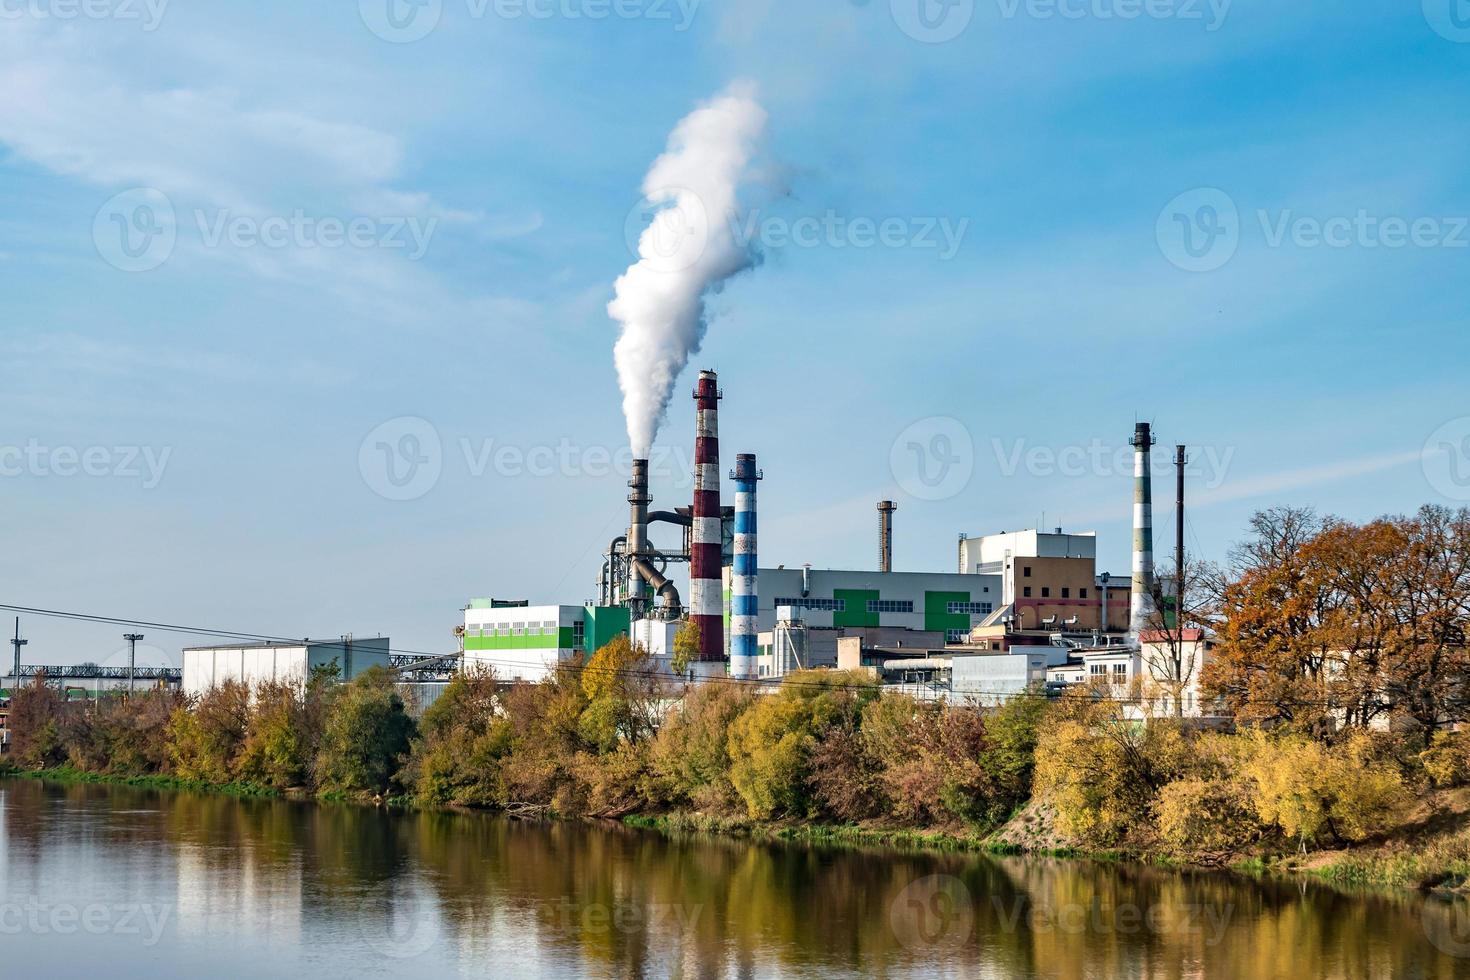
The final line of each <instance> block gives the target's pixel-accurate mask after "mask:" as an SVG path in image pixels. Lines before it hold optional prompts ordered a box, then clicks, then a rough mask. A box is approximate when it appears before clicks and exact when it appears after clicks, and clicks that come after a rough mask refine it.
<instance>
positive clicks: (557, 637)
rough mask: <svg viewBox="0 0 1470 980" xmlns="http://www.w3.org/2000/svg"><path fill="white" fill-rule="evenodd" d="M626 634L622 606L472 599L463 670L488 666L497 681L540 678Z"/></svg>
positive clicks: (467, 611)
mask: <svg viewBox="0 0 1470 980" xmlns="http://www.w3.org/2000/svg"><path fill="white" fill-rule="evenodd" d="M628 630H629V623H628V610H627V609H623V608H618V607H601V606H532V605H528V604H526V603H510V602H502V601H499V600H495V599H473V600H471V601H470V604H469V605H468V606H466V607H465V610H464V659H465V666H466V667H469V666H472V665H475V664H481V665H483V666H486V667H490V668H492V669H494V671H495V673H496V675H497V676H498V677H499V678H500V679H502V680H521V681H539V680H544V679H545V678H546V677H547V675H548V674H550V673H551V671H552V670H553V669H555V667H556V665H557V664H559V663H564V662H566V661H570V660H572V659H574V658H575V657H577V656H578V655H579V654H587V655H590V654H592V653H593V652H594V651H596V650H597V648H598V647H600V646H602V645H604V644H606V643H607V642H608V641H610V640H612V639H613V638H614V637H615V636H617V635H619V634H620V633H624V634H625V633H627V632H628Z"/></svg>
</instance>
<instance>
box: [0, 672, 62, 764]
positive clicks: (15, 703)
mask: <svg viewBox="0 0 1470 980" xmlns="http://www.w3.org/2000/svg"><path fill="white" fill-rule="evenodd" d="M69 707H70V706H69V705H67V704H66V702H65V701H64V700H63V699H62V697H61V694H60V693H58V692H57V691H54V690H52V689H51V688H49V687H47V686H46V679H45V678H44V677H37V678H36V679H35V681H34V682H33V683H32V684H30V685H29V686H27V687H18V688H17V689H16V690H15V692H14V694H13V695H12V696H11V699H10V731H11V739H12V743H11V747H10V748H11V753H12V754H13V755H14V757H15V763H16V764H17V765H20V766H24V767H28V768H41V767H51V766H59V765H61V763H63V762H65V761H66V756H67V752H66V744H65V742H64V740H63V738H62V727H63V725H64V723H65V720H66V715H67V712H68V710H69Z"/></svg>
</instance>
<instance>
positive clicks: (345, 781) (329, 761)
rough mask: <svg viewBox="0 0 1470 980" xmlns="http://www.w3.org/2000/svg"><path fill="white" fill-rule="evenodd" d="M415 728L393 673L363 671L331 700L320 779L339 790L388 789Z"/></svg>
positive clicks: (318, 770)
mask: <svg viewBox="0 0 1470 980" xmlns="http://www.w3.org/2000/svg"><path fill="white" fill-rule="evenodd" d="M413 731H414V723H413V719H412V718H410V717H409V716H408V712H407V711H406V710H405V709H404V705H403V698H402V697H401V696H400V695H399V693H398V689H397V686H396V680H395V677H394V675H393V673H392V672H391V671H389V670H386V669H385V668H382V667H373V668H371V669H369V670H366V671H364V672H363V673H361V674H359V675H358V676H357V677H355V678H354V679H353V680H352V681H351V682H350V683H348V684H346V685H343V686H341V687H339V688H338V689H337V691H336V692H335V693H334V696H333V698H332V700H331V704H330V706H329V708H328V711H327V721H326V727H325V729H324V730H323V732H322V740H321V748H320V749H319V750H318V752H317V757H316V774H317V782H318V784H319V785H320V786H321V788H323V789H327V790H333V791H337V792H345V793H374V794H383V793H386V792H387V791H388V788H389V786H390V784H391V782H392V780H393V777H394V775H395V774H396V773H397V771H398V767H399V765H400V763H401V761H402V760H403V758H404V757H405V756H407V754H408V752H409V749H410V745H409V739H410V736H411V735H412V734H413Z"/></svg>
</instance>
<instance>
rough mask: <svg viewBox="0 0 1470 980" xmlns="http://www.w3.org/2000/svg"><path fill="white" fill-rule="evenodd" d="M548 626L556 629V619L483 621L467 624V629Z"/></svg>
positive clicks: (517, 628)
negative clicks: (517, 621) (477, 624)
mask: <svg viewBox="0 0 1470 980" xmlns="http://www.w3.org/2000/svg"><path fill="white" fill-rule="evenodd" d="M548 626H549V627H551V628H552V629H556V621H555V620H551V619H548V620H546V621H545V622H541V623H530V622H526V623H482V624H480V625H479V626H466V627H465V629H470V630H476V629H487V630H496V629H500V630H503V629H512V630H524V629H532V630H538V629H545V628H546V627H548Z"/></svg>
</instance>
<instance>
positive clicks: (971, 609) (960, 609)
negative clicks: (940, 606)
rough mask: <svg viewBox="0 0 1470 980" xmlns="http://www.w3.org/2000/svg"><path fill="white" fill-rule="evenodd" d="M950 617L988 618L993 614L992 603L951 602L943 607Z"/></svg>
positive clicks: (993, 606) (993, 607)
mask: <svg viewBox="0 0 1470 980" xmlns="http://www.w3.org/2000/svg"><path fill="white" fill-rule="evenodd" d="M944 608H945V611H946V612H948V613H949V614H950V615H951V616H989V615H990V614H991V613H993V612H995V605H994V603H989V602H951V603H949V604H948V605H947V606H945V607H944Z"/></svg>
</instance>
